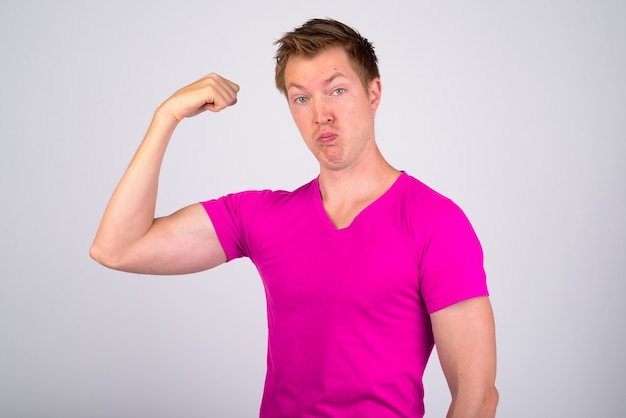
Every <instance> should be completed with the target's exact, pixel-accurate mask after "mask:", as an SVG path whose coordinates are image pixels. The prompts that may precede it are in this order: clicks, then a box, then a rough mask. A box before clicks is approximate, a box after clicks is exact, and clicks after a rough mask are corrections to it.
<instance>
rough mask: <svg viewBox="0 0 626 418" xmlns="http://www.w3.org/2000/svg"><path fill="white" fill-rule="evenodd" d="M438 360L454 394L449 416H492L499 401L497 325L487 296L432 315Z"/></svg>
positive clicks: (483, 417) (473, 417)
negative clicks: (497, 388)
mask: <svg viewBox="0 0 626 418" xmlns="http://www.w3.org/2000/svg"><path fill="white" fill-rule="evenodd" d="M431 321H432V326H433V334H434V337H435V344H436V347H437V354H438V355H439V361H440V362H441V367H442V368H443V372H444V375H445V376H446V380H447V381H448V386H449V387H450V392H451V394H452V404H451V405H450V409H449V411H448V415H447V417H448V418H461V417H463V418H466V417H467V418H470V417H471V418H493V417H494V416H495V414H496V406H497V405H498V396H499V395H498V391H497V390H496V388H495V378H496V340H495V325H494V320H493V312H492V309H491V304H490V302H489V299H488V298H487V297H479V298H473V299H468V300H466V301H463V302H460V303H456V304H454V305H451V306H449V307H447V308H444V309H442V310H440V311H437V312H434V313H433V314H432V315H431Z"/></svg>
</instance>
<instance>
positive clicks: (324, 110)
mask: <svg viewBox="0 0 626 418" xmlns="http://www.w3.org/2000/svg"><path fill="white" fill-rule="evenodd" d="M314 108H315V110H314V111H315V115H314V119H315V123H316V124H317V125H324V124H327V123H330V122H332V121H333V111H332V108H331V106H330V104H329V103H327V102H326V100H324V99H321V100H316V101H315V102H314Z"/></svg>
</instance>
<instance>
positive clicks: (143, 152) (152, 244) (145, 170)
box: [89, 74, 239, 274]
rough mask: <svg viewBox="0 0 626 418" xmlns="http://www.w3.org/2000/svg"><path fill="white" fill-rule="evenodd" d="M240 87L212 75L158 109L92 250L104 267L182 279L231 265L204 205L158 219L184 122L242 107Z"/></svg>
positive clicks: (108, 209)
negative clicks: (167, 168) (164, 176)
mask: <svg viewBox="0 0 626 418" xmlns="http://www.w3.org/2000/svg"><path fill="white" fill-rule="evenodd" d="M238 91H239V86H238V85H237V84H235V83H233V82H231V81H229V80H227V79H225V78H223V77H220V76H219V75H217V74H209V75H207V76H205V77H203V78H201V79H200V80H198V81H196V82H195V83H192V84H190V85H188V86H186V87H184V88H182V89H180V90H178V91H177V92H176V93H174V94H173V95H172V96H171V97H170V98H169V99H167V100H166V101H165V102H164V103H163V104H162V105H161V106H159V107H158V108H157V110H156V111H155V113H154V117H153V119H152V122H151V124H150V127H149V128H148V131H147V133H146V136H145V137H144V139H143V141H142V143H141V145H140V146H139V149H138V150H137V152H136V153H135V156H134V157H133V159H132V161H131V163H130V165H129V166H128V168H127V170H126V172H125V173H124V176H123V177H122V179H121V180H120V182H119V184H118V185H117V187H116V189H115V191H114V192H113V195H112V196H111V199H110V200H109V203H108V205H107V208H106V210H105V212H104V215H103V217H102V221H101V222H100V226H99V228H98V232H97V233H96V237H95V239H94V242H93V244H92V246H91V249H90V251H89V253H90V255H91V257H92V258H94V259H95V260H96V261H98V262H99V263H101V264H103V265H105V266H107V267H111V268H114V269H118V270H123V271H129V272H135V273H148V274H183V273H191V272H196V271H201V270H206V269H208V268H211V267H214V266H216V265H218V264H221V263H223V262H224V261H226V256H225V254H224V251H223V249H222V247H221V245H220V243H219V241H218V239H217V236H216V234H215V229H214V228H213V225H212V223H211V221H210V219H209V217H208V216H207V215H206V213H205V212H204V209H203V208H202V206H201V205H200V204H194V205H191V206H188V207H186V208H183V209H181V210H179V211H178V212H176V213H174V214H172V215H170V216H166V217H162V218H158V219H155V207H156V198H157V189H158V182H159V173H160V170H161V164H162V162H163V157H164V155H165V151H166V149H167V146H168V143H169V141H170V138H171V137H172V133H173V132H174V130H175V128H176V126H177V125H178V123H179V122H180V121H182V120H183V119H184V118H188V117H192V116H196V115H198V114H199V113H202V112H204V111H206V110H209V111H211V112H219V111H221V110H223V109H224V108H226V107H228V106H232V105H234V104H235V103H236V102H237V93H238Z"/></svg>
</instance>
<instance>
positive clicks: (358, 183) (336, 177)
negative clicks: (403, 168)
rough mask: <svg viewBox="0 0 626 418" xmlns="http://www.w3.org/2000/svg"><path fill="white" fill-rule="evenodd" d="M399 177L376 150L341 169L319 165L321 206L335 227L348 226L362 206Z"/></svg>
mask: <svg viewBox="0 0 626 418" xmlns="http://www.w3.org/2000/svg"><path fill="white" fill-rule="evenodd" d="M399 176H400V171H398V170H396V169H395V168H393V167H392V166H391V165H390V164H389V163H388V162H387V161H386V160H385V159H384V158H383V156H382V155H381V154H380V153H376V158H373V159H371V160H370V161H362V162H361V163H360V164H358V165H356V166H354V167H350V168H348V169H345V170H330V169H328V168H322V169H321V170H320V176H319V186H320V192H321V194H322V202H323V204H324V209H325V210H326V212H327V214H328V216H329V217H330V218H331V220H332V221H333V223H334V224H335V226H337V227H338V228H343V227H346V226H348V225H349V224H350V223H351V222H352V220H353V219H354V217H356V216H357V215H358V214H359V213H360V212H361V211H362V210H363V209H364V208H365V207H367V206H368V205H370V204H371V203H372V202H373V201H375V200H376V199H378V198H379V197H380V196H381V195H382V194H384V193H385V192H386V191H387V190H388V189H389V188H390V187H391V186H392V185H393V183H394V182H395V181H396V179H397V178H398V177H399Z"/></svg>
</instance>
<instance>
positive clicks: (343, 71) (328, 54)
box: [91, 19, 498, 418]
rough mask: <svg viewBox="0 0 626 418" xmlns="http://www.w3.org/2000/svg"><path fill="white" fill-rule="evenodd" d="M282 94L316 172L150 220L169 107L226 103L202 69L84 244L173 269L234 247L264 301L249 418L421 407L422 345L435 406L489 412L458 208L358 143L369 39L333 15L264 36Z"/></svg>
mask: <svg viewBox="0 0 626 418" xmlns="http://www.w3.org/2000/svg"><path fill="white" fill-rule="evenodd" d="M277 44H278V52H277V54H276V85H277V87H278V89H279V90H280V91H281V92H282V93H284V94H285V96H286V98H287V101H288V104H289V109H290V111H291V114H292V116H293V119H294V121H295V123H296V125H297V127H298V129H299V131H300V133H301V135H302V138H303V139H304V142H305V143H306V145H307V146H308V147H309V149H310V150H311V152H312V154H313V155H314V156H315V158H316V159H317V160H318V162H319V166H320V172H319V176H318V177H317V178H315V179H314V180H313V181H311V182H310V183H308V184H306V185H304V186H302V187H300V188H299V189H297V190H295V191H293V192H283V191H275V192H271V191H248V192H242V193H236V194H232V195H228V196H225V197H222V198H220V199H216V200H210V201H207V202H203V203H201V204H194V205H191V206H188V207H186V208H184V209H181V210H180V211H178V212H176V213H174V214H172V215H170V216H166V217H162V218H156V219H155V214H154V211H155V204H156V195H157V185H158V176H159V170H160V166H161V162H162V159H163V156H164V153H165V150H166V147H167V144H168V142H169V140H170V138H171V135H172V133H173V132H174V129H175V128H176V126H177V125H178V123H179V122H180V121H182V120H183V119H184V118H188V117H192V116H195V115H197V114H199V113H202V112H204V111H206V110H209V111H211V112H219V111H221V110H223V109H225V108H226V107H228V106H232V105H234V104H235V103H236V102H237V93H238V91H239V86H237V85H236V84H235V83H233V82H231V81H229V80H227V79H225V78H223V77H221V76H219V75H216V74H210V75H208V76H206V77H204V78H202V79H200V80H198V81H197V82H195V83H193V84H191V85H189V86H187V87H184V88H182V89H181V90H179V91H177V92H176V93H174V95H172V96H171V97H170V98H169V99H168V100H166V101H165V102H164V103H163V104H162V105H161V106H160V107H159V108H158V109H157V110H156V112H155V114H154V118H153V120H152V123H151V125H150V128H149V129H148V132H147V133H146V136H145V138H144V140H143V142H142V144H141V146H140V147H139V149H138V151H137V153H136V155H135V157H134V158H133V160H132V162H131V164H130V166H129V167H128V170H127V171H126V173H125V174H124V176H123V178H122V180H121V181H120V183H119V185H118V186H117V188H116V190H115V192H114V194H113V196H112V197H111V200H110V202H109V205H108V207H107V209H106V211H105V213H104V216H103V219H102V222H101V225H100V228H99V229H98V232H97V235H96V238H95V241H94V243H93V246H92V248H91V255H92V257H93V258H94V259H96V260H97V261H99V262H100V263H102V264H104V265H106V266H109V267H112V268H115V269H120V270H125V271H130V272H137V273H151V274H180V273H190V272H197V271H201V270H206V269H209V268H212V267H214V266H217V265H219V264H221V263H224V262H226V261H229V260H232V259H234V258H238V257H243V256H246V257H249V258H250V259H251V260H252V261H253V262H254V263H255V265H256V266H257V268H258V271H259V273H260V275H261V277H262V279H263V282H264V286H265V290H266V295H267V300H268V305H267V306H268V327H269V344H268V363H267V364H268V370H267V378H266V384H265V390H264V394H263V400H262V404H261V412H260V415H261V416H262V417H272V418H275V417H304V416H306V417H375V418H384V417H421V416H423V414H424V404H423V386H422V375H423V371H424V368H425V366H426V363H427V360H428V357H429V355H430V353H431V350H432V348H433V343H436V346H437V350H438V354H439V358H440V361H441V364H442V367H443V371H444V374H445V376H446V379H447V381H448V384H449V386H450V391H451V394H452V403H451V406H450V410H449V414H448V416H449V417H493V416H494V415H495V409H496V405H497V402H498V393H497V391H496V389H495V386H494V381H495V373H496V350H495V336H494V322H493V315H492V311H491V306H490V303H489V299H488V292H487V286H486V280H485V273H484V270H483V264H482V261H483V260H482V250H481V247H480V244H479V242H478V239H477V238H476V235H475V234H474V231H473V229H472V227H471V225H470V223H469V221H468V220H467V218H466V217H465V215H464V214H463V212H462V211H461V210H460V209H459V208H458V207H457V206H456V205H455V204H454V203H452V202H451V201H450V200H449V199H447V198H445V197H443V196H441V195H440V194H438V193H436V192H434V191H433V190H431V189H429V188H428V187H427V186H425V185H424V184H422V183H420V182H419V181H418V180H416V179H414V178H412V177H410V176H409V175H408V174H406V173H404V172H401V171H398V170H396V169H395V168H393V167H392V166H391V165H390V164H388V163H387V161H385V159H384V158H383V156H382V155H381V153H380V151H379V149H378V147H377V145H376V141H375V138H374V115H375V113H376V109H377V108H378V105H379V103H380V98H381V81H380V78H379V73H378V68H377V59H376V56H375V54H374V50H373V47H372V45H371V44H370V43H369V42H368V41H367V40H366V39H364V38H363V37H361V36H360V35H359V34H358V33H357V32H355V31H354V30H352V29H351V28H349V27H347V26H345V25H343V24H341V23H339V22H337V21H334V20H319V19H315V20H311V21H309V22H307V23H305V24H304V25H303V26H302V27H300V28H297V29H295V30H294V31H292V32H290V33H287V34H285V35H284V37H283V38H282V39H280V40H279V41H277Z"/></svg>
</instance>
